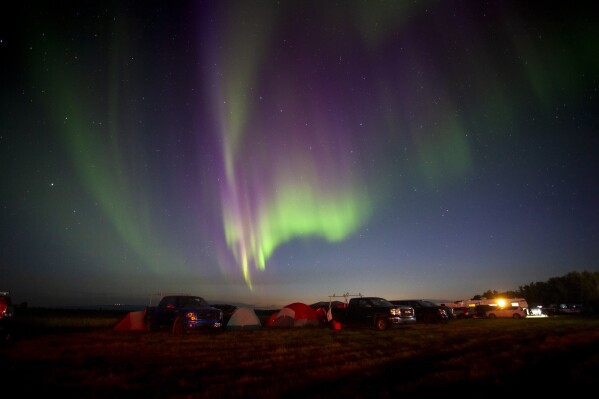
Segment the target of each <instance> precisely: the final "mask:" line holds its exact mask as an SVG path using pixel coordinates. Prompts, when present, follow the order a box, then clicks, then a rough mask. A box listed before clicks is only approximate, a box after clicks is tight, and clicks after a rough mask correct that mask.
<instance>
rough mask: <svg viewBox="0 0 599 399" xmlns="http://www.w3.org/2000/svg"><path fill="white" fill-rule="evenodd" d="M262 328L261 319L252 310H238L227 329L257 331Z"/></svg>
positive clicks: (232, 316)
mask: <svg viewBox="0 0 599 399" xmlns="http://www.w3.org/2000/svg"><path fill="white" fill-rule="evenodd" d="M260 327H262V324H261V323H260V319H259V318H258V316H256V312H254V309H252V308H237V309H236V310H235V312H233V314H232V315H231V318H230V319H229V322H228V323H227V329H229V330H240V329H256V328H260Z"/></svg>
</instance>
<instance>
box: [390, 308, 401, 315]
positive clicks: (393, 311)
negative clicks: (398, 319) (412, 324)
mask: <svg viewBox="0 0 599 399" xmlns="http://www.w3.org/2000/svg"><path fill="white" fill-rule="evenodd" d="M391 314H392V315H393V316H399V315H400V311H399V309H391Z"/></svg>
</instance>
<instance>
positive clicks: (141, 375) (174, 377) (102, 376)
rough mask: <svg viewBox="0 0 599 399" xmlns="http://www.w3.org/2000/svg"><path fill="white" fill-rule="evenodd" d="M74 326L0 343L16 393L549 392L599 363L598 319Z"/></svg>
mask: <svg viewBox="0 0 599 399" xmlns="http://www.w3.org/2000/svg"><path fill="white" fill-rule="evenodd" d="M117 322H118V320H117ZM114 324H116V322H114ZM114 324H112V325H114ZM30 326H31V324H30ZM71 331H72V329H71V330H69V329H67V330H64V329H63V330H60V331H57V330H55V329H54V330H49V332H47V333H43V334H31V335H22V336H21V337H17V339H15V340H14V341H13V342H12V343H11V344H10V345H8V346H5V347H3V348H1V349H0V356H1V357H2V362H0V363H1V366H0V367H1V368H0V375H1V376H2V380H3V381H11V385H13V386H16V387H18V388H16V389H17V392H19V394H18V395H17V397H29V396H34V395H35V396H37V395H43V396H47V395H51V394H55V395H59V396H60V397H78V398H80V397H98V398H108V397H110V398H114V397H140V396H143V397H145V398H147V397H151V398H154V397H155V398H159V397H174V398H187V397H190V398H279V397H290V396H291V397H301V398H324V397H331V396H335V397H339V398H361V397H369V398H370V397H378V398H387V397H388V398H391V397H398V396H400V395H401V396H402V397H428V396H429V395H431V394H433V393H438V392H439V391H441V392H446V393H447V394H449V393H451V392H460V393H462V394H465V395H466V396H467V397H469V398H471V397H481V398H483V397H484V398H492V397H503V396H514V395H513V393H514V392H515V391H516V389H517V391H518V392H520V393H522V392H523V389H531V388H534V389H536V390H538V391H539V392H538V393H537V395H540V394H552V396H553V395H554V394H555V393H556V392H557V391H559V390H562V389H572V390H573V392H577V391H579V390H581V389H583V388H593V385H592V383H593V382H594V381H593V379H594V378H595V375H596V374H597V372H598V371H599V320H598V319H579V318H571V317H562V318H557V317H556V318H549V319H529V320H511V319H510V320H460V321H453V322H450V323H449V324H446V325H415V326H412V327H409V328H404V329H400V330H391V331H383V332H377V331H374V330H366V329H364V330H349V329H346V330H341V331H336V330H332V329H328V328H325V327H323V328H304V329H269V328H263V329H260V330H249V331H226V332H224V333H222V334H189V335H185V336H181V337H173V336H171V335H170V334H169V333H168V332H156V333H146V332H139V331H132V332H117V331H112V330H111V329H110V328H105V327H98V328H87V329H86V330H84V331H81V330H80V329H75V331H74V332H71ZM517 387H518V388H517ZM458 390H459V391H458ZM516 396H518V395H516Z"/></svg>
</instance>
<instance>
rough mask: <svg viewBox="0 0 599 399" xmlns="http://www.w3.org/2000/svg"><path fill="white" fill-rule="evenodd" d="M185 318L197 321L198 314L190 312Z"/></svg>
mask: <svg viewBox="0 0 599 399" xmlns="http://www.w3.org/2000/svg"><path fill="white" fill-rule="evenodd" d="M185 317H186V318H188V319H189V320H197V317H196V314H195V313H193V312H188V313H187V314H186V315H185Z"/></svg>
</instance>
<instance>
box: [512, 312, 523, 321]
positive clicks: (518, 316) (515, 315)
mask: <svg viewBox="0 0 599 399" xmlns="http://www.w3.org/2000/svg"><path fill="white" fill-rule="evenodd" d="M512 317H513V318H514V319H516V320H518V319H519V318H520V317H522V316H520V315H519V314H518V313H514V316H512Z"/></svg>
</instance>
